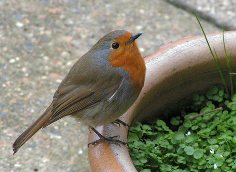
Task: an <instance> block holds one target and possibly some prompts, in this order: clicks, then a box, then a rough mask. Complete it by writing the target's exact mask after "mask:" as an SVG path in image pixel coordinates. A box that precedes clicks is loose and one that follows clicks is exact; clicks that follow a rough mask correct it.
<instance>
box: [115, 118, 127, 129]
mask: <svg viewBox="0 0 236 172" xmlns="http://www.w3.org/2000/svg"><path fill="white" fill-rule="evenodd" d="M112 124H117V125H118V126H119V127H120V124H122V125H123V126H125V127H128V128H129V127H130V126H129V125H128V124H126V123H125V122H124V121H122V120H120V119H116V120H115V121H113V122H112Z"/></svg>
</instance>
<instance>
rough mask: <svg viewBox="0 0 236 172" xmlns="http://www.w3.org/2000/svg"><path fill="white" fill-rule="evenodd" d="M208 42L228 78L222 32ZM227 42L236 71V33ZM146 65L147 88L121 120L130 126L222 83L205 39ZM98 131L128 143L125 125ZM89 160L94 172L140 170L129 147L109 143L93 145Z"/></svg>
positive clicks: (171, 47)
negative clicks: (130, 153) (137, 120)
mask: <svg viewBox="0 0 236 172" xmlns="http://www.w3.org/2000/svg"><path fill="white" fill-rule="evenodd" d="M208 39H209V42H210V44H211V46H212V47H213V48H214V49H215V50H216V51H217V54H218V55H219V58H220V62H221V64H222V67H223V69H224V72H225V73H224V74H225V75H228V72H227V69H226V63H225V57H224V48H223V37H222V33H219V34H212V35H208ZM225 42H226V48H227V52H228V54H230V55H231V56H232V58H233V69H234V71H235V70H236V31H232V32H225ZM145 62H146V66H147V74H146V80H145V85H144V88H143V89H142V92H141V94H140V96H139V98H138V99H137V100H136V102H135V103H134V104H133V106H132V107H131V108H130V109H129V110H128V111H127V112H126V113H125V114H124V115H123V116H122V117H121V118H120V119H121V120H123V121H124V122H126V123H128V124H131V123H132V121H133V120H134V119H135V120H136V119H139V120H144V119H145V120H146V119H152V118H158V116H159V117H160V115H164V114H165V113H166V111H171V110H174V109H175V108H177V107H178V106H179V104H180V102H183V101H188V98H189V97H190V96H191V95H192V94H193V93H194V92H199V91H203V90H205V89H207V88H209V87H210V86H212V85H215V84H220V83H221V79H220V77H219V73H218V71H217V69H216V66H215V63H214V60H213V58H212V56H211V54H210V51H209V49H208V47H207V44H206V40H205V39H204V37H203V36H201V37H190V38H184V39H182V40H180V41H177V42H174V43H170V44H168V45H166V46H164V47H162V48H161V49H159V50H158V51H157V52H156V53H154V54H152V55H150V56H148V57H146V58H145ZM170 107H171V108H170ZM97 129H98V130H99V131H100V132H101V133H102V134H103V135H105V136H115V135H119V136H120V138H119V139H120V140H124V141H127V134H128V129H127V128H125V127H123V126H120V127H119V126H116V125H113V124H110V125H106V126H101V127H99V128H97ZM96 139H98V138H97V136H96V135H95V134H94V133H93V132H90V134H89V142H92V141H94V140H96ZM89 160H90V165H91V169H92V171H93V172H113V171H115V172H119V171H126V172H133V171H136V169H135V167H134V165H133V163H132V160H131V159H130V156H129V151H128V148H127V146H118V145H112V144H111V145H108V144H106V143H101V144H98V145H96V146H90V147H89Z"/></svg>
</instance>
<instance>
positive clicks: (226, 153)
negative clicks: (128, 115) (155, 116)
mask: <svg viewBox="0 0 236 172" xmlns="http://www.w3.org/2000/svg"><path fill="white" fill-rule="evenodd" d="M186 109H188V110H186ZM183 111H185V114H186V115H185V116H183V117H181V116H180V115H179V116H177V117H173V118H172V119H171V120H170V124H169V123H168V125H169V126H168V125H167V124H166V123H165V122H164V121H162V120H157V121H156V122H154V123H152V124H141V123H140V122H135V123H134V125H133V126H131V127H130V132H129V137H128V143H129V144H128V145H129V149H130V155H131V157H132V159H133V162H134V164H135V166H136V168H137V169H138V170H139V171H142V172H151V171H161V172H172V171H175V172H198V171H204V172H205V171H206V172H210V171H222V172H223V171H227V172H230V171H232V172H233V171H236V94H234V95H232V96H231V97H230V96H228V94H226V93H225V91H224V89H223V88H221V87H218V86H214V87H212V88H211V89H209V90H208V91H207V92H206V94H205V95H200V94H195V95H194V96H193V99H192V103H191V105H190V106H188V107H185V108H183V109H182V110H181V111H180V112H183Z"/></svg>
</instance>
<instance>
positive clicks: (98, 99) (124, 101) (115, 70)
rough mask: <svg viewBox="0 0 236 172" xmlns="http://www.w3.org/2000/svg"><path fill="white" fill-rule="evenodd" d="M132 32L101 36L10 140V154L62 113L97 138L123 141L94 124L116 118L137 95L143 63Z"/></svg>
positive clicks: (136, 36) (142, 78) (141, 79)
mask: <svg viewBox="0 0 236 172" xmlns="http://www.w3.org/2000/svg"><path fill="white" fill-rule="evenodd" d="M141 34H142V33H138V34H135V35H133V34H132V33H130V32H128V31H125V30H116V31H112V32H110V33H108V34H107V35H105V36H104V37H102V38H101V39H100V40H99V41H98V42H97V43H96V44H95V45H94V46H93V47H92V48H91V49H90V50H89V51H88V52H87V53H86V54H85V55H83V56H82V57H81V58H80V59H79V60H78V61H77V62H76V63H75V64H74V65H73V67H72V68H71V69H70V71H69V73H68V74H67V75H66V77H65V78H64V79H63V81H62V82H61V84H60V85H59V87H58V89H57V91H56V92H55V94H54V96H53V100H52V103H51V104H50V106H49V107H48V108H47V109H46V110H45V112H44V113H43V114H42V115H41V116H40V117H39V119H38V120H36V121H35V122H34V123H33V124H32V125H31V126H30V127H29V128H28V129H27V130H25V131H24V132H23V133H22V134H21V135H20V136H19V137H18V138H17V139H16V141H15V142H14V144H13V151H14V154H15V153H16V152H17V151H18V150H19V148H20V147H21V146H22V145H23V144H24V143H25V142H27V141H28V140H29V139H30V138H31V137H32V136H33V135H34V134H35V133H36V132H37V131H38V130H39V129H41V128H44V127H46V126H48V125H49V124H51V123H53V122H55V121H57V120H59V119H61V118H63V117H65V116H72V117H75V118H76V119H78V120H80V121H82V122H84V123H86V124H87V125H88V126H89V127H90V128H91V129H92V130H93V131H94V132H95V133H96V134H97V135H98V136H99V138H100V139H98V140H97V141H95V142H93V143H92V144H96V143H99V142H100V141H107V142H112V143H124V142H122V141H120V140H117V139H114V137H105V136H103V135H102V134H100V133H99V132H98V131H97V130H96V129H95V127H96V126H99V125H104V124H108V123H111V122H114V121H115V122H118V123H122V124H124V123H123V122H122V121H121V120H119V119H118V118H119V116H121V115H122V114H123V113H124V112H125V111H126V110H127V109H128V108H129V107H130V106H131V105H132V104H133V102H134V101H135V100H136V99H137V97H138V95H139V93H140V91H141V89H142V87H143V84H144V79H145V72H146V67H145V63H144V60H143V58H142V56H141V54H140V51H139V49H138V46H137V44H136V42H135V40H136V39H137V38H138V37H139V36H140V35H141Z"/></svg>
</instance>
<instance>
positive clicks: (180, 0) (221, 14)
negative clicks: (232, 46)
mask: <svg viewBox="0 0 236 172" xmlns="http://www.w3.org/2000/svg"><path fill="white" fill-rule="evenodd" d="M167 1H168V2H170V3H171V4H174V5H175V6H177V7H180V8H182V9H184V10H186V11H189V12H190V13H196V14H198V16H200V17H201V18H204V19H206V20H207V21H209V22H211V23H214V24H215V25H216V26H218V27H221V28H223V29H225V30H233V29H236V12H235V7H236V1H235V0H222V1H215V0H201V1H196V0H187V1H186V0H167Z"/></svg>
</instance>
